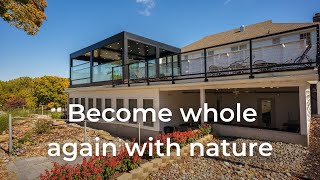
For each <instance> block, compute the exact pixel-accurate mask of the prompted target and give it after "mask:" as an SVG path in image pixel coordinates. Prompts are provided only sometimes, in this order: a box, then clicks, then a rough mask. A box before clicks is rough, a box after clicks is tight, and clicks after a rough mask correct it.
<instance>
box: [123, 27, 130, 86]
mask: <svg viewBox="0 0 320 180" xmlns="http://www.w3.org/2000/svg"><path fill="white" fill-rule="evenodd" d="M128 63H129V62H128V38H127V34H126V32H124V33H123V43H122V65H125V64H128ZM127 68H128V66H122V80H123V81H125V80H126V79H128V80H129V77H128V76H129V75H128V73H127V72H128V69H127Z"/></svg>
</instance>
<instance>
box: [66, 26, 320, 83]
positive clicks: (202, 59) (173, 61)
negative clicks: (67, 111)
mask: <svg viewBox="0 0 320 180" xmlns="http://www.w3.org/2000/svg"><path fill="white" fill-rule="evenodd" d="M124 34H126V33H124ZM130 35H131V36H130ZM130 35H129V36H127V37H126V35H124V36H122V37H124V38H120V40H118V41H112V43H106V42H103V43H101V42H100V43H97V44H99V47H98V48H97V46H95V47H94V48H96V49H93V48H92V47H91V51H89V52H86V51H85V50H86V49H85V50H82V51H81V53H84V54H83V55H80V56H79V53H78V54H77V53H74V54H73V55H72V58H71V68H70V74H71V85H72V87H78V86H92V85H112V86H113V87H115V86H118V85H125V84H127V85H128V86H130V85H131V84H135V83H146V84H147V85H149V84H150V83H153V82H160V81H170V82H172V83H173V84H174V83H175V82H176V81H179V80H185V79H203V80H204V81H208V79H209V78H214V77H222V76H235V75H248V78H254V75H255V74H259V73H268V72H281V71H297V70H306V69H314V68H315V67H318V64H319V61H320V59H319V27H318V26H317V25H313V26H310V27H307V28H300V29H295V30H290V31H287V32H282V33H277V34H270V35H265V36H263V37H256V38H252V39H244V40H241V41H237V42H232V43H226V44H221V45H217V46H214V47H207V48H203V49H197V50H192V51H188V52H180V49H178V48H175V47H172V46H169V45H165V44H163V43H159V42H156V41H153V40H149V39H146V38H143V37H140V36H136V35H133V34H130ZM102 44H107V45H102ZM89 49H90V48H89ZM108 54H109V55H108ZM78 60H82V61H87V62H84V63H79V64H75V63H74V62H76V61H78Z"/></svg>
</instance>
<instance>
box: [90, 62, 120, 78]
mask: <svg viewBox="0 0 320 180" xmlns="http://www.w3.org/2000/svg"><path fill="white" fill-rule="evenodd" d="M113 66H115V65H113V64H112V63H108V64H101V65H97V66H94V67H93V82H99V81H111V80H112V67H113Z"/></svg>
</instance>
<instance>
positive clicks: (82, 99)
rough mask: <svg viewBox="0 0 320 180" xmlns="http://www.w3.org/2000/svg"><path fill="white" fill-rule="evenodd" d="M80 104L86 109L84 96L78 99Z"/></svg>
mask: <svg viewBox="0 0 320 180" xmlns="http://www.w3.org/2000/svg"><path fill="white" fill-rule="evenodd" d="M80 101H81V102H80V103H81V105H82V106H83V108H84V109H86V98H81V100H80Z"/></svg>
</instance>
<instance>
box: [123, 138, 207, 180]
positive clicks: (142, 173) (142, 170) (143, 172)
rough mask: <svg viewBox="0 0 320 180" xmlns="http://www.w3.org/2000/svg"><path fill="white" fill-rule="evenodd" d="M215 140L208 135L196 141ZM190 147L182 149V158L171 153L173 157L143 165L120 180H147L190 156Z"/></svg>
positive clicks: (154, 160)
mask: <svg viewBox="0 0 320 180" xmlns="http://www.w3.org/2000/svg"><path fill="white" fill-rule="evenodd" d="M212 139H213V135H207V136H205V137H203V138H201V139H198V140H197V141H195V143H202V144H206V143H208V142H209V141H211V140H212ZM189 154H190V145H186V146H183V147H182V148H181V153H180V155H181V156H177V155H176V153H175V152H171V156H163V157H160V158H156V159H153V160H151V161H149V162H146V163H144V164H142V165H141V166H140V167H139V168H137V169H134V170H132V171H130V172H128V173H125V174H123V175H121V176H119V177H118V178H117V179H118V180H127V179H133V180H141V179H146V178H147V177H148V175H149V174H150V173H152V172H154V171H157V170H158V169H159V168H160V167H164V166H166V165H167V164H168V163H170V162H173V161H176V160H179V159H181V157H185V156H189Z"/></svg>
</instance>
